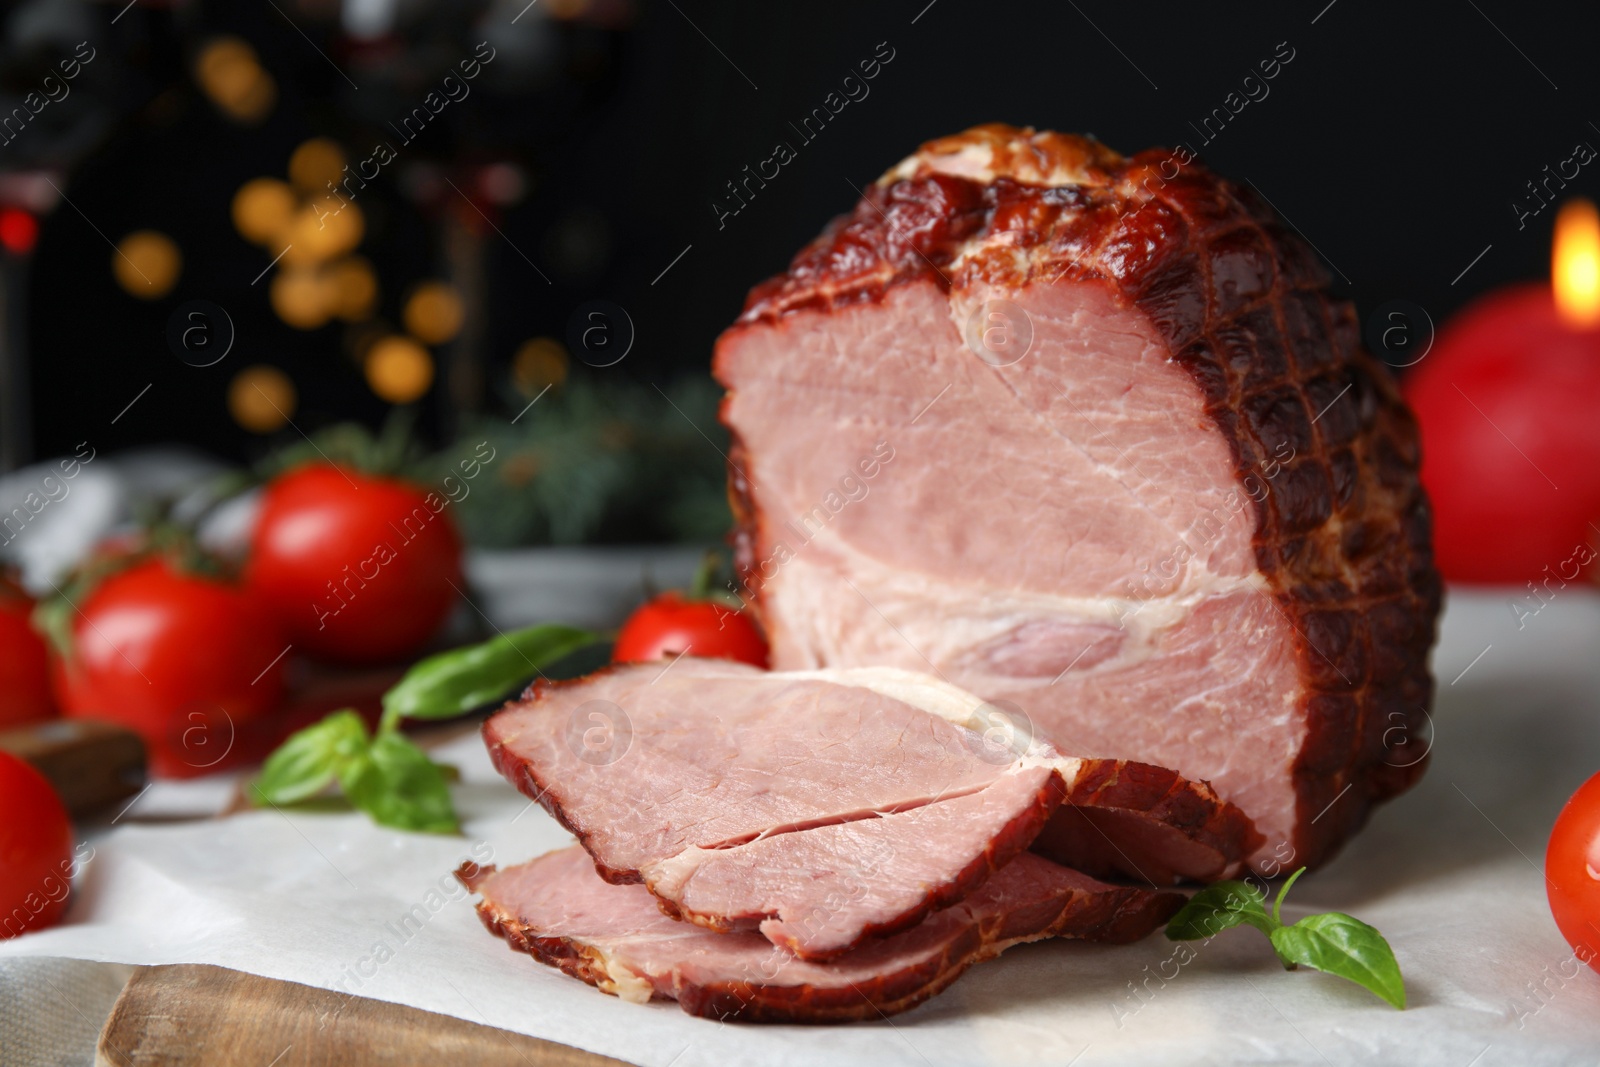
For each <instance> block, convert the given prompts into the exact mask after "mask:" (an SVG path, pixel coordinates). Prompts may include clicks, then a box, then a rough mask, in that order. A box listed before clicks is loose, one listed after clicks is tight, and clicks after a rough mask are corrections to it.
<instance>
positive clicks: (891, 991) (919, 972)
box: [456, 848, 1183, 1022]
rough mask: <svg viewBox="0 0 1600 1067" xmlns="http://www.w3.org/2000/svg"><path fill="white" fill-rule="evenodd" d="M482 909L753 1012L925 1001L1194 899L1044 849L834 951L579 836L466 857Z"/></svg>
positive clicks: (867, 1011)
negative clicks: (727, 928)
mask: <svg viewBox="0 0 1600 1067" xmlns="http://www.w3.org/2000/svg"><path fill="white" fill-rule="evenodd" d="M456 876H457V877H458V878H459V879H460V880H461V882H462V883H463V884H464V885H466V886H467V888H468V889H471V890H472V891H474V892H476V893H478V894H479V896H480V897H481V900H480V902H479V904H478V915H479V917H480V918H482V920H483V924H484V925H485V926H486V927H488V928H489V929H490V930H491V931H492V932H494V933H496V934H499V935H500V936H502V937H504V938H505V939H506V941H507V942H509V943H510V944H511V946H512V947H513V948H517V949H521V950H522V951H524V952H527V953H530V954H531V955H532V956H533V957H534V958H535V959H537V960H539V961H541V962H543V963H547V964H549V965H551V966H552V967H559V968H561V970H563V971H565V972H566V973H568V974H570V975H572V976H573V977H575V978H581V979H583V980H584V981H585V982H588V983H589V984H591V985H594V986H597V987H599V988H600V989H603V990H604V991H606V992H607V993H611V994H613V995H615V996H619V997H622V998H623V999H625V1000H631V1001H635V1002H644V1001H648V1000H651V999H654V998H660V999H666V1000H676V1001H677V1002H678V1003H679V1005H680V1006H681V1007H682V1008H683V1010H684V1011H686V1012H689V1013H690V1014H691V1015H702V1016H707V1017H709V1018H714V1019H728V1020H735V1019H736V1020H738V1021H741V1022H838V1021H843V1020H849V1019H876V1018H879V1017H881V1016H885V1015H892V1014H894V1013H895V1012H900V1011H905V1010H906V1009H907V1008H911V1007H915V1006H916V1005H918V1004H920V1003H922V1002H923V1001H924V1000H926V999H928V998H929V997H931V996H933V995H934V994H935V993H938V992H939V991H940V990H942V989H944V988H945V987H946V986H948V985H949V984H950V983H951V982H953V981H955V980H956V978H957V977H958V976H959V975H960V974H961V972H963V971H965V970H966V969H967V968H968V967H970V966H971V965H972V964H974V963H977V962H979V961H981V960H986V959H990V958H992V957H994V956H998V955H999V954H1000V953H1001V952H1003V951H1005V950H1006V949H1007V948H1010V947H1011V946H1012V945H1016V944H1020V943H1022V942H1025V941H1037V940H1040V939H1042V938H1047V937H1064V938H1080V939H1083V940H1088V941H1109V942H1124V941H1136V940H1138V939H1140V938H1142V937H1144V936H1145V935H1146V934H1149V933H1150V932H1151V931H1153V930H1155V929H1156V928H1157V927H1159V926H1160V925H1161V924H1162V923H1163V922H1165V921H1166V920H1167V919H1168V918H1169V917H1170V916H1171V915H1172V913H1173V912H1175V911H1176V910H1177V909H1178V907H1179V906H1180V905H1181V904H1182V903H1183V897H1182V896H1181V895H1180V894H1177V893H1165V892H1155V891H1153V890H1148V889H1139V888H1131V887H1126V886H1111V885H1106V884H1105V883H1103V882H1098V881H1096V880H1095V879H1093V878H1089V877H1087V876H1085V875H1082V874H1079V873H1078V872H1076V871H1070V870H1067V869H1066V868H1065V867H1058V866H1057V865H1055V864H1053V863H1050V862H1049V861H1048V860H1043V859H1040V858H1039V857H1037V856H1030V855H1026V854H1025V855H1022V856H1019V857H1017V859H1016V860H1015V861H1013V862H1012V863H1010V864H1008V865H1006V866H1005V867H1004V868H1003V869H1002V870H1000V871H999V872H998V873H997V874H996V875H995V876H994V877H993V878H992V879H990V880H989V882H988V883H987V884H986V885H985V886H984V887H983V888H982V889H979V890H978V891H976V892H975V893H973V894H972V895H971V896H969V897H967V898H966V900H964V901H962V902H961V904H959V905H957V906H955V907H952V908H949V909H947V910H945V911H941V912H939V913H938V914H937V915H935V916H933V917H932V918H929V919H928V920H926V921H925V922H923V923H920V924H919V925H917V926H915V927H913V928H912V929H910V930H908V931H906V932H904V933H901V934H898V935H896V936H894V937H890V938H886V939H884V940H881V941H874V942H873V943H872V944H870V945H865V946H862V947H861V948H858V949H856V950H855V951H853V952H849V953H846V954H845V955H843V956H840V957H839V958H837V959H834V960H832V961H830V962H827V963H811V962H807V961H805V960H802V959H796V958H795V957H793V956H790V955H788V954H787V953H785V952H784V951H783V950H782V949H779V948H775V947H774V946H773V945H772V944H770V943H769V942H767V941H766V940H765V939H763V938H762V937H761V936H760V935H759V934H754V933H731V934H719V933H713V932H711V931H708V930H704V929H702V928H700V927H698V926H693V925H691V924H689V923H684V922H675V921H674V920H672V919H670V918H668V917H667V916H665V915H663V914H662V913H661V911H660V910H659V909H657V908H656V906H655V902H654V900H653V898H652V897H651V896H650V893H649V892H648V891H647V890H646V889H645V888H644V887H643V886H639V885H611V884H608V883H607V882H605V881H603V880H602V879H601V878H600V876H599V875H598V874H596V873H595V869H594V864H593V862H592V861H591V860H590V858H589V856H588V855H587V854H585V853H584V851H583V850H582V849H580V848H567V849H562V850H560V851H557V852H551V853H548V854H547V855H544V856H540V857H539V858H538V859H536V860H533V861H531V862H529V863H524V864H521V865H520V866H516V867H511V868H508V869H506V870H495V869H494V868H493V867H487V868H484V867H476V866H473V865H468V866H466V867H463V868H462V869H461V870H460V871H459V872H457V875H456Z"/></svg>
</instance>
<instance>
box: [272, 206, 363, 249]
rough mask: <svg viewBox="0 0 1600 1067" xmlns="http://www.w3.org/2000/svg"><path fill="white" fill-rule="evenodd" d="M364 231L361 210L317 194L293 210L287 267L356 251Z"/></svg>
mask: <svg viewBox="0 0 1600 1067" xmlns="http://www.w3.org/2000/svg"><path fill="white" fill-rule="evenodd" d="M365 233H366V219H365V218H363V217H362V214H361V209H360V208H359V207H357V206H356V205H354V204H352V203H350V202H349V201H347V200H345V201H341V200H337V199H335V198H334V197H331V196H324V197H319V198H317V199H316V200H313V201H312V202H311V203H309V204H307V205H306V206H305V207H303V208H301V209H300V210H299V211H298V212H296V213H295V216H294V221H293V222H292V223H291V224H290V226H289V234H288V238H289V250H288V251H287V252H285V253H284V256H283V262H284V263H285V264H288V265H289V266H296V265H298V266H309V265H311V264H315V263H323V262H326V261H327V260H330V259H334V258H337V257H338V256H342V255H344V254H345V253H347V252H352V251H354V250H355V248H356V246H357V245H359V244H361V238H362V237H363V236H364V235H365Z"/></svg>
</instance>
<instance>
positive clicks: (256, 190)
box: [233, 178, 299, 246]
mask: <svg viewBox="0 0 1600 1067" xmlns="http://www.w3.org/2000/svg"><path fill="white" fill-rule="evenodd" d="M298 203H299V201H298V200H296V199H295V195H294V190H293V189H291V188H289V186H288V184H287V183H285V182H281V181H279V180H278V179H276V178H253V179H251V180H250V181H247V182H245V183H244V184H243V185H241V186H239V191H238V192H237V193H234V194H233V225H234V228H235V229H237V230H238V231H239V236H241V237H243V238H244V239H245V240H246V241H252V242H254V243H255V244H258V245H268V246H272V245H280V246H281V244H282V243H283V241H284V235H285V234H286V233H287V232H288V229H289V224H290V222H292V221H293V219H294V215H295V208H296V206H297V205H298Z"/></svg>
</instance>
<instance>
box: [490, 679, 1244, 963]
mask: <svg viewBox="0 0 1600 1067" xmlns="http://www.w3.org/2000/svg"><path fill="white" fill-rule="evenodd" d="M987 709H988V706H987V705H985V704H984V702H983V701H981V700H979V699H978V698H977V697H974V696H973V695H972V694H970V693H966V692H964V691H962V690H959V689H956V688H955V687H953V686H950V685H947V684H945V683H943V682H940V681H939V680H938V679H936V678H932V677H930V676H926V675H919V674H915V673H913V672H909V671H900V670H892V669H883V670H872V669H863V670H854V671H815V672H797V673H789V674H782V673H772V672H767V671H761V670H757V669H756V668H753V667H747V666H744V665H742V664H737V663H729V662H726V661H720V660H699V659H691V658H681V659H679V660H676V661H674V662H673V663H671V664H670V666H665V667H664V666H663V665H662V664H660V663H651V664H630V665H623V666H618V667H612V668H608V669H606V670H604V671H600V672H598V673H596V674H593V675H590V676H588V677H587V678H583V679H579V680H576V681H573V682H563V683H556V684H549V683H544V682H541V683H538V684H536V685H535V686H534V687H533V688H532V689H530V690H529V693H528V695H527V697H526V698H525V699H524V700H523V701H521V702H519V703H514V704H511V705H508V706H507V707H506V709H504V710H502V711H501V712H499V713H498V714H496V715H495V716H494V717H493V718H491V719H490V720H489V721H488V722H487V723H486V724H485V726H484V736H485V740H486V742H487V744H488V747H489V752H490V756H491V758H492V759H493V761H494V763H495V766H496V767H497V768H499V770H500V772H501V773H502V774H504V775H505V776H506V777H507V778H508V779H509V780H510V781H511V782H512V783H514V784H515V785H516V786H517V787H518V788H519V789H521V790H522V791H523V792H524V793H525V794H527V795H528V796H530V797H532V798H534V799H535V800H537V801H538V802H539V803H541V804H542V805H544V807H545V808H546V809H547V810H549V811H550V812H551V814H553V815H554V816H555V817H556V818H558V819H559V820H560V821H561V822H562V823H563V824H564V825H565V826H567V828H568V829H570V830H571V831H572V832H573V833H574V834H576V835H577V837H578V839H579V841H580V842H582V844H583V846H584V847H585V848H586V849H587V850H588V851H589V853H590V854H591V855H592V856H593V859H594V864H595V867H596V869H597V870H598V871H599V873H600V875H601V876H602V877H604V878H605V879H606V880H607V881H610V882H613V883H617V884H625V883H631V882H642V883H643V884H644V885H645V886H646V887H647V889H648V890H649V891H650V892H651V893H653V894H654V895H655V896H656V897H657V898H658V901H659V904H660V907H661V909H662V910H663V911H664V912H665V913H667V914H669V915H672V916H674V917H677V918H682V919H687V920H690V921H691V922H694V923H697V924H699V925H701V926H705V927H708V928H711V929H714V930H718V931H749V930H759V932H760V933H761V934H763V935H764V936H765V937H766V938H768V939H769V940H770V941H771V942H772V943H774V944H776V945H780V946H782V947H783V948H785V949H787V950H788V951H791V952H793V953H795V954H796V955H798V956H801V957H804V958H806V959H810V960H826V959H830V958H833V957H836V956H839V955H841V954H843V953H845V952H848V951H850V950H851V949H853V948H855V947H856V946H858V945H859V944H860V943H861V942H862V941H863V940H865V939H868V938H872V937H882V936H887V935H889V934H893V933H895V932H898V931H901V930H905V929H907V928H909V927H911V926H913V925H915V924H916V923H917V922H918V921H919V920H921V919H922V918H923V917H924V916H926V915H927V914H929V913H930V912H932V911H936V910H937V909H940V908H944V907H948V906H950V905H952V904H954V903H956V902H957V901H959V900H961V899H962V898H963V897H964V896H966V895H967V894H968V893H970V892H972V891H973V890H975V889H976V888H978V887H979V886H981V885H982V884H983V883H984V882H985V881H986V880H987V879H988V878H989V877H990V876H991V874H992V873H993V872H994V871H995V870H997V869H1000V868H1002V867H1003V866H1004V865H1005V864H1006V863H1007V862H1008V861H1010V860H1011V859H1012V858H1013V857H1014V856H1016V855H1017V854H1018V853H1020V852H1022V851H1023V850H1024V849H1027V848H1028V847H1029V845H1030V844H1032V843H1033V842H1034V841H1035V839H1036V838H1038V839H1040V840H1041V841H1042V842H1043V844H1042V845H1041V851H1043V852H1045V853H1046V854H1047V855H1049V856H1050V857H1051V858H1052V859H1056V860H1058V861H1060V862H1063V863H1069V864H1071V865H1073V866H1077V867H1080V869H1086V870H1088V871H1090V872H1091V873H1096V874H1102V873H1103V874H1112V873H1120V874H1124V875H1127V876H1131V877H1136V878H1140V879H1144V880H1147V881H1148V882H1150V883H1151V885H1152V886H1154V885H1155V884H1156V883H1170V882H1172V881H1174V880H1176V879H1178V878H1182V877H1187V878H1197V879H1213V878H1219V877H1227V876H1229V875H1231V874H1233V873H1236V872H1237V870H1238V869H1239V867H1240V863H1241V860H1242V858H1243V857H1244V856H1245V855H1247V854H1248V853H1249V852H1250V850H1251V849H1253V848H1254V847H1255V845H1256V842H1257V837H1256V835H1255V832H1254V830H1253V829H1252V828H1251V826H1250V824H1249V820H1248V819H1246V818H1245V817H1244V816H1243V815H1242V814H1241V813H1240V812H1239V811H1238V809H1236V808H1233V807H1231V806H1230V805H1226V804H1224V803H1222V802H1221V801H1219V800H1218V799H1217V797H1216V796H1215V794H1214V793H1212V792H1211V790H1210V789H1209V788H1208V787H1207V786H1205V785H1204V784H1203V783H1192V782H1188V781H1185V780H1183V779H1181V778H1179V777H1178V776H1177V775H1174V774H1172V773H1171V772H1170V771H1164V770H1161V769H1159V768H1154V767H1147V766H1143V765H1138V764H1128V763H1124V762H1121V761H1116V760H1079V759H1072V758H1069V757H1066V756H1063V755H1061V754H1060V753H1059V752H1057V751H1056V750H1055V749H1054V748H1053V747H1052V746H1050V745H1049V744H1046V743H1043V742H1040V741H1037V740H1035V739H1031V738H1028V737H1026V736H1017V737H1015V738H1014V739H1013V743H1012V745H1011V747H1004V746H1002V745H1000V744H997V743H996V738H995V737H994V736H993V735H992V734H991V735H990V736H988V737H987V738H986V737H985V736H984V735H982V734H979V733H977V732H975V731H974V730H973V729H971V727H973V726H982V725H983V724H984V723H985V722H987V721H989V720H988V719H987V718H985V713H986V710H987ZM1063 803H1065V805H1066V808H1063V807H1062V805H1063ZM1041 834H1043V836H1042V837H1041Z"/></svg>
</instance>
